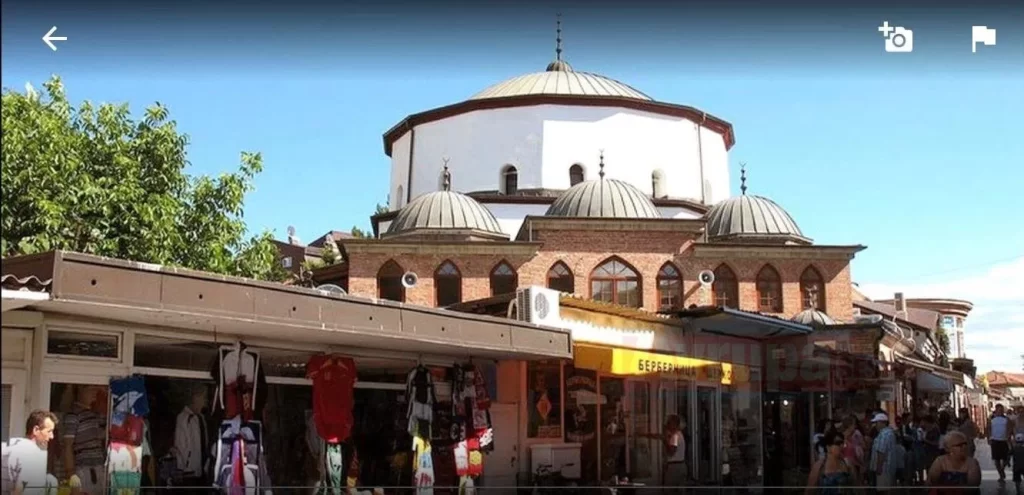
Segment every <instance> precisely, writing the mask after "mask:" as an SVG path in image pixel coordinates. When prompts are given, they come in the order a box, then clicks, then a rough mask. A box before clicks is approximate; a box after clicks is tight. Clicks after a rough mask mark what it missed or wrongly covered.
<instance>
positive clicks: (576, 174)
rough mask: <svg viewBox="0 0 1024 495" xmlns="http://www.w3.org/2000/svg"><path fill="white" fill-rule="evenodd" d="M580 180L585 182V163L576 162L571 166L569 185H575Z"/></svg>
mask: <svg viewBox="0 0 1024 495" xmlns="http://www.w3.org/2000/svg"><path fill="white" fill-rule="evenodd" d="M580 182H583V165H580V164H579V163H576V164H574V165H573V166H571V167H569V185H570V186H575V185H576V184H579V183H580Z"/></svg>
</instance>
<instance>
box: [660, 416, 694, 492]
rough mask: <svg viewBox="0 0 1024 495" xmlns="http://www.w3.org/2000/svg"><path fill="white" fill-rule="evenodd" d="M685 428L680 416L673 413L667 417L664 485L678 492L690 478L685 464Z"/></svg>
mask: <svg viewBox="0 0 1024 495" xmlns="http://www.w3.org/2000/svg"><path fill="white" fill-rule="evenodd" d="M684 428H686V421H685V420H683V419H682V418H681V417H680V416H678V415H676V414H673V415H671V416H669V417H668V421H666V423H665V456H666V457H665V459H666V460H665V469H664V471H662V472H663V473H665V481H664V483H665V486H666V487H667V488H668V489H669V490H671V491H673V492H680V491H681V490H682V488H681V487H682V486H684V485H686V482H687V481H688V480H689V478H690V471H689V469H688V466H687V465H686V436H685V435H683V429H684Z"/></svg>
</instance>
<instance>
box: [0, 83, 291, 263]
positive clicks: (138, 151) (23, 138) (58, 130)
mask: <svg viewBox="0 0 1024 495" xmlns="http://www.w3.org/2000/svg"><path fill="white" fill-rule="evenodd" d="M43 87H44V88H45V95H40V93H39V92H37V91H36V90H35V89H33V88H32V87H31V86H28V87H26V91H25V92H24V93H19V92H16V91H10V90H4V92H3V96H2V98H3V108H2V110H3V111H2V114H3V116H2V119H3V140H2V142H3V156H2V165H3V202H2V205H0V206H2V228H3V232H2V237H3V241H2V246H0V248H2V251H3V256H5V257H6V256H11V255H17V254H31V253H37V252H43V251H49V250H53V249H63V250H70V251H78V252H84V253H90V254H97V255H102V256H111V257H116V258H125V259H131V260H136V261H145V262H150V263H159V264H164V265H174V266H183V267H187V268H191V269H195V270H202V271H208V272H215V273H222V274H229V275H238V276H244V277H251V278H258V279H280V278H281V277H282V276H283V275H284V273H283V269H282V268H281V267H280V264H279V263H278V262H277V250H276V248H275V246H274V245H273V244H272V242H271V239H272V237H271V235H270V233H269V232H264V233H262V234H260V235H257V236H254V237H248V236H247V235H246V230H247V229H246V225H245V222H244V220H243V205H244V200H245V196H246V194H247V193H248V192H249V191H251V190H252V189H253V179H254V178H255V177H256V175H257V174H259V173H260V171H261V170H262V169H263V161H262V158H261V156H260V154H259V153H245V152H243V153H242V156H241V165H240V166H239V168H238V170H237V171H236V172H234V173H225V174H221V175H220V176H219V177H216V178H213V177H209V176H205V175H200V176H191V175H189V174H187V173H186V170H185V169H186V167H187V166H188V161H187V159H186V148H187V146H188V137H187V136H186V135H184V134H181V133H179V132H178V130H177V126H176V123H175V121H173V120H170V119H169V114H168V111H167V108H166V107H164V106H162V105H161V104H159V103H156V104H154V105H153V106H151V107H149V108H148V109H146V111H145V113H144V115H143V116H142V118H141V119H140V120H134V119H133V118H132V116H131V113H130V112H129V108H128V105H126V104H122V105H114V104H100V105H98V106H96V105H93V104H92V103H90V102H88V101H86V102H83V103H82V104H81V105H80V106H79V107H78V108H77V109H76V108H74V107H72V106H71V104H69V103H68V100H67V97H66V94H65V92H64V86H63V85H62V84H61V81H60V79H59V78H58V77H56V76H55V77H53V78H52V79H50V80H49V81H47V82H46V83H45V84H44V85H43Z"/></svg>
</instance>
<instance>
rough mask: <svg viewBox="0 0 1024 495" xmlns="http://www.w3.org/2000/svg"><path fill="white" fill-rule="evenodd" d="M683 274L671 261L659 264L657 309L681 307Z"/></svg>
mask: <svg viewBox="0 0 1024 495" xmlns="http://www.w3.org/2000/svg"><path fill="white" fill-rule="evenodd" d="M682 300H683V276H682V275H680V273H679V270H678V269H677V268H676V266H675V265H673V264H672V263H665V264H664V265H661V270H658V309H678V308H680V307H682Z"/></svg>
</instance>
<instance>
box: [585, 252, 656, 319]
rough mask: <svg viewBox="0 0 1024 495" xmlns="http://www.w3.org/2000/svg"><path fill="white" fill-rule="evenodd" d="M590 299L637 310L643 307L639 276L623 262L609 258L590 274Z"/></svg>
mask: <svg viewBox="0 0 1024 495" xmlns="http://www.w3.org/2000/svg"><path fill="white" fill-rule="evenodd" d="M590 297H591V299H593V300H595V301H602V302H609V303H614V304H619V305H622V306H629V307H633V308H639V307H640V306H642V305H643V298H642V294H641V292H640V276H639V275H637V272H636V270H634V269H633V267H631V266H629V265H628V264H626V262H625V261H622V260H620V259H619V258H611V259H609V260H607V261H605V262H604V263H602V264H601V265H600V266H598V267H597V268H595V269H594V271H593V272H590Z"/></svg>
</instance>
